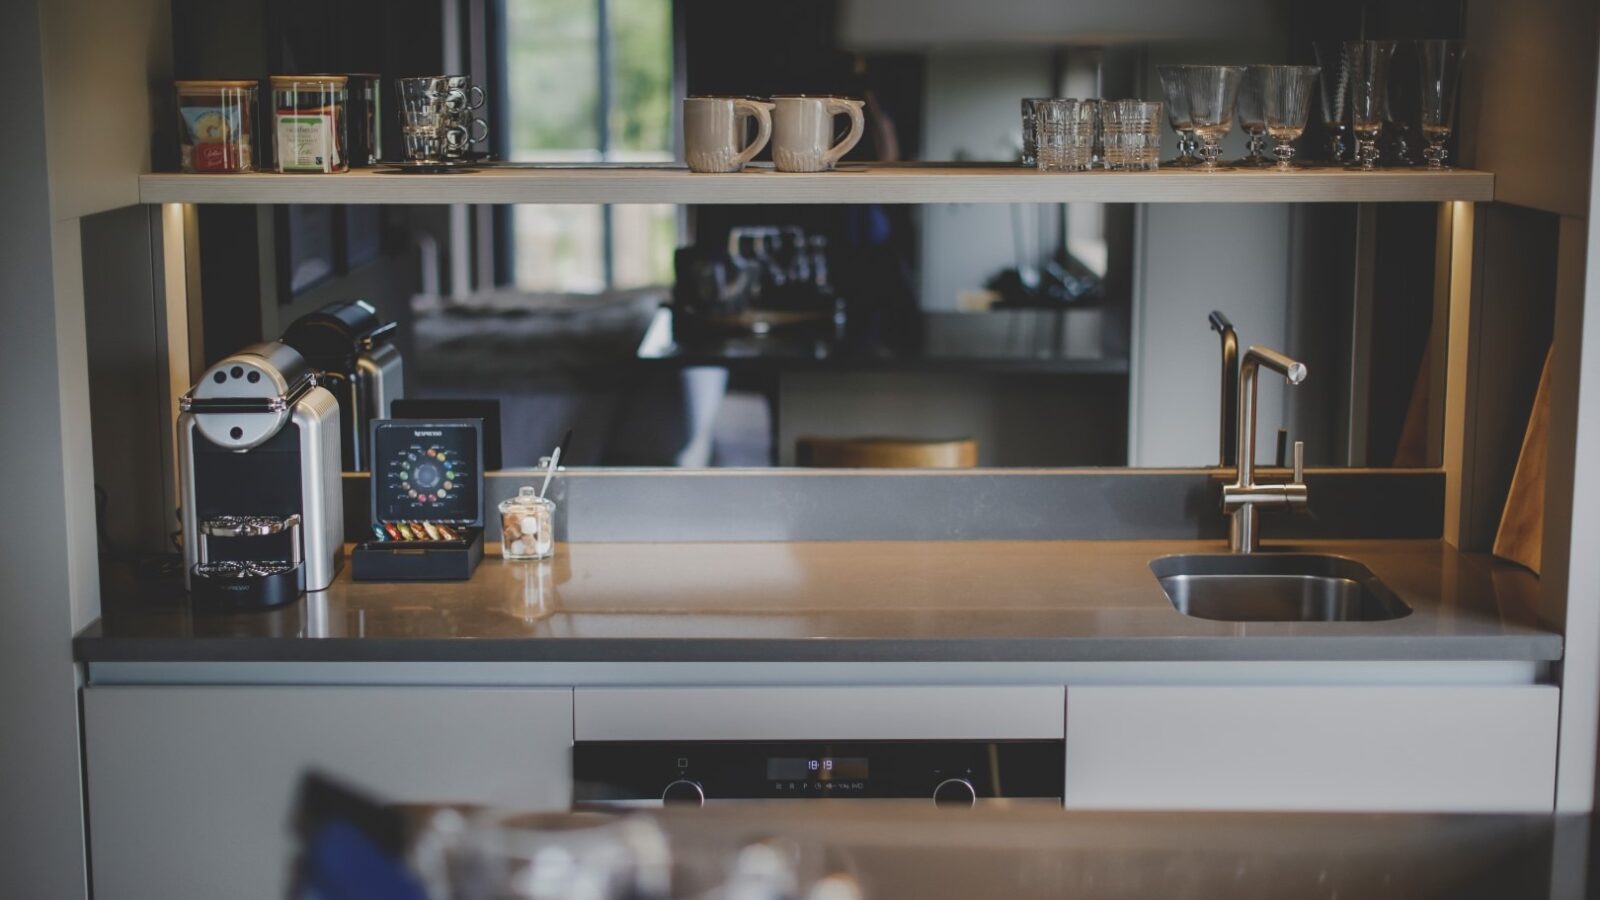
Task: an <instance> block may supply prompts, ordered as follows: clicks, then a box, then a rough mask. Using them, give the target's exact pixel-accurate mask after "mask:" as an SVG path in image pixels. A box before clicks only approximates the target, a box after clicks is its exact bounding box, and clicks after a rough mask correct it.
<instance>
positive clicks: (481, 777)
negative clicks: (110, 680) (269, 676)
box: [83, 687, 572, 900]
mask: <svg viewBox="0 0 1600 900" xmlns="http://www.w3.org/2000/svg"><path fill="white" fill-rule="evenodd" d="M83 709H84V736H85V737H84V739H85V744H86V753H87V769H88V797H89V828H90V840H91V846H92V848H93V871H94V890H95V896H96V897H97V898H99V900H124V898H145V897H149V898H162V900H186V898H196V900H198V898H205V900H215V898H219V897H228V898H234V900H245V898H254V897H259V898H271V900H279V898H282V897H283V896H284V892H285V885H286V884H287V875H288V869H289V861H290V858H291V855H292V846H293V845H292V840H291V834H290V831H289V816H290V811H291V808H292V806H293V802H294V795H295V788H296V785H297V784H298V781H299V778H300V775H301V773H302V772H304V771H306V770H307V769H313V768H314V769H318V770H321V771H324V772H326V773H328V774H330V775H333V776H336V777H338V778H340V779H344V780H347V781H348V782H350V783H351V784H353V785H356V786H358V787H361V788H365V789H368V790H370V791H372V792H373V793H374V794H375V795H377V796H378V797H380V798H383V799H386V800H392V801H399V802H428V801H448V802H468V803H471V802H492V803H496V804H503V805H507V806H512V807H523V808H528V809H542V810H552V809H566V808H567V806H568V805H569V804H570V800H571V796H570V795H571V776H570V771H571V750H570V748H571V744H572V691H571V690H567V689H529V688H390V687H90V688H86V689H85V690H84V692H83Z"/></svg>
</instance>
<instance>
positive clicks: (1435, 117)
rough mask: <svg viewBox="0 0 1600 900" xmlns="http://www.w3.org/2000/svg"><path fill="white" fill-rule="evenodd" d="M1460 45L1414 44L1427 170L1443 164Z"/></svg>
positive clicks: (1457, 78) (1458, 74)
mask: <svg viewBox="0 0 1600 900" xmlns="http://www.w3.org/2000/svg"><path fill="white" fill-rule="evenodd" d="M1461 56H1462V45H1461V42H1460V41H1443V40H1431V41H1417V71H1418V73H1419V74H1420V75H1421V78H1422V108H1421V111H1420V119H1421V123H1422V136H1423V137H1424V138H1426V139H1427V141H1428V146H1427V148H1426V149H1424V150H1423V151H1422V155H1423V157H1424V158H1425V159H1427V161H1428V168H1430V169H1445V168H1448V166H1446V165H1445V164H1444V160H1445V149H1444V144H1445V141H1448V140H1449V139H1450V132H1451V130H1452V126H1453V124H1454V122H1455V109H1456V89H1457V88H1458V87H1460V85H1461Z"/></svg>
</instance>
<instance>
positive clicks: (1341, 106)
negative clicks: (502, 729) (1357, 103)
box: [1311, 41, 1350, 163]
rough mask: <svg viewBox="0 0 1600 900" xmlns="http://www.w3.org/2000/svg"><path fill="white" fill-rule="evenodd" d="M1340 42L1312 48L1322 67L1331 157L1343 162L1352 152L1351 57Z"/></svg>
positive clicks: (1322, 42) (1323, 100) (1329, 42)
mask: <svg viewBox="0 0 1600 900" xmlns="http://www.w3.org/2000/svg"><path fill="white" fill-rule="evenodd" d="M1347 46H1349V45H1348V44H1345V43H1343V42H1341V41H1319V42H1317V43H1316V44H1313V45H1312V48H1311V49H1312V50H1313V51H1315V53H1316V55H1317V65H1318V66H1321V67H1322V124H1323V125H1325V126H1326V127H1327V129H1328V155H1329V156H1331V157H1333V161H1334V162H1336V163H1338V162H1344V161H1345V158H1346V154H1348V153H1349V150H1350V142H1349V141H1350V57H1349V54H1347V53H1346V52H1345V48H1346V47H1347Z"/></svg>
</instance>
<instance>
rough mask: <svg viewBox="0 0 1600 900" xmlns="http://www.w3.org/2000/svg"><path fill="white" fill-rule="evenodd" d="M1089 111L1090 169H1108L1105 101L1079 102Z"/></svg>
mask: <svg viewBox="0 0 1600 900" xmlns="http://www.w3.org/2000/svg"><path fill="white" fill-rule="evenodd" d="M1078 102H1079V103H1082V104H1083V105H1084V106H1085V107H1087V108H1088V110H1089V168H1091V169H1103V168H1105V167H1106V145H1105V101H1104V100H1079V101H1078Z"/></svg>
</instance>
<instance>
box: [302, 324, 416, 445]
mask: <svg viewBox="0 0 1600 900" xmlns="http://www.w3.org/2000/svg"><path fill="white" fill-rule="evenodd" d="M396 327H397V326H396V323H394V322H388V323H385V322H384V321H383V320H382V319H381V318H379V316H378V311H377V309H375V308H374V307H373V305H372V304H371V303H368V302H367V301H365V300H342V301H339V302H337V303H330V304H328V305H327V306H324V307H322V308H321V309H319V310H317V311H315V312H310V313H307V314H305V315H303V316H301V317H300V318H298V319H296V320H295V321H294V322H293V323H292V324H291V325H290V326H289V328H288V330H286V331H284V333H283V338H282V340H283V342H284V343H285V344H288V345H289V346H290V347H293V348H294V349H295V350H298V351H299V352H300V355H301V356H303V357H305V360H306V363H307V364H308V365H310V366H311V368H312V369H313V370H315V371H316V372H317V380H318V383H319V384H321V385H322V386H323V387H325V388H327V389H328V390H329V391H330V392H332V394H333V396H334V397H335V398H336V399H337V400H338V401H339V437H340V440H341V444H340V446H341V447H343V448H344V449H343V454H344V455H343V457H342V459H341V465H343V466H344V470H345V471H346V472H366V471H369V470H370V469H371V457H372V449H371V448H370V447H368V446H366V442H367V435H368V434H369V433H370V431H371V426H372V422H373V420H375V419H387V418H389V414H390V413H389V404H390V403H391V402H392V401H393V400H394V399H395V398H397V397H399V396H400V395H401V390H402V387H401V382H402V378H403V374H404V373H403V370H402V367H401V359H400V351H399V350H397V349H395V346H394V343H393V340H394V333H395V329H396Z"/></svg>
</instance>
